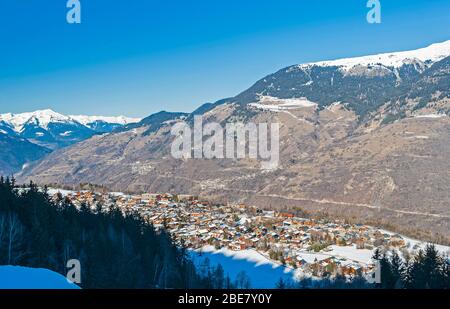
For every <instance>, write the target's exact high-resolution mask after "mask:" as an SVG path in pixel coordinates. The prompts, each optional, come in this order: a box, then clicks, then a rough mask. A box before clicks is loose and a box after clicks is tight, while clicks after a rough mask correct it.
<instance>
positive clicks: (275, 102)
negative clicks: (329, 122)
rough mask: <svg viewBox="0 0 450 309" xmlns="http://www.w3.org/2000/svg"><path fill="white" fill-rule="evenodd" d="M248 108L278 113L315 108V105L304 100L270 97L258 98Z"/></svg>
mask: <svg viewBox="0 0 450 309" xmlns="http://www.w3.org/2000/svg"><path fill="white" fill-rule="evenodd" d="M249 106H251V107H254V108H257V109H261V110H269V111H273V112H279V111H284V110H291V109H298V108H304V107H316V106H317V104H316V103H314V102H311V101H309V100H308V99H306V98H292V99H280V98H276V97H271V96H260V97H259V100H258V102H255V103H250V104H249Z"/></svg>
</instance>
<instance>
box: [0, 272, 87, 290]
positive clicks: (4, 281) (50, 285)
mask: <svg viewBox="0 0 450 309" xmlns="http://www.w3.org/2000/svg"><path fill="white" fill-rule="evenodd" d="M0 289H58V290H59V289H79V287H78V286H77V285H75V284H73V283H71V282H69V281H68V280H67V279H66V278H65V277H64V276H62V275H60V274H58V273H55V272H53V271H50V270H48V269H43V268H29V267H21V266H0Z"/></svg>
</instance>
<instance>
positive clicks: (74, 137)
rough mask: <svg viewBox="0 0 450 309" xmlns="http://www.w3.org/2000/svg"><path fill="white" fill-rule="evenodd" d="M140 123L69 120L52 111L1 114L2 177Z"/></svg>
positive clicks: (121, 118)
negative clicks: (67, 148)
mask: <svg viewBox="0 0 450 309" xmlns="http://www.w3.org/2000/svg"><path fill="white" fill-rule="evenodd" d="M139 120H140V119H137V118H128V117H124V116H119V117H103V116H66V115H63V114H60V113H57V112H55V111H52V110H50V109H46V110H38V111H34V112H29V113H21V114H12V113H6V114H0V144H1V145H2V146H4V147H3V150H2V153H1V155H0V174H2V173H6V174H10V173H13V172H16V171H20V169H21V168H22V167H23V166H26V164H27V163H29V162H31V161H34V160H38V159H40V158H42V157H43V156H45V155H46V154H47V153H49V152H51V151H52V150H55V149H58V148H61V147H65V146H69V145H72V144H75V143H77V142H80V141H83V140H86V139H88V138H90V137H92V136H94V135H96V134H103V133H109V132H112V131H113V130H115V129H117V128H119V127H122V126H124V125H127V124H130V123H134V122H138V121H139Z"/></svg>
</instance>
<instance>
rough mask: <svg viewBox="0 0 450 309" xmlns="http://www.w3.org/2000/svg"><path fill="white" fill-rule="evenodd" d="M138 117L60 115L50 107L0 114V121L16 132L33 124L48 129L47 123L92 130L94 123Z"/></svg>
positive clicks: (117, 122) (130, 120)
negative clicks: (19, 112) (80, 126)
mask: <svg viewBox="0 0 450 309" xmlns="http://www.w3.org/2000/svg"><path fill="white" fill-rule="evenodd" d="M140 120H141V119H139V118H130V117H125V116H118V117H104V116H85V115H70V116H66V115H62V114H60V113H57V112H54V111H53V110H51V109H45V110H38V111H34V112H29V113H21V114H12V113H6V114H0V123H2V124H3V126H7V127H8V128H9V129H11V130H13V131H15V132H16V133H19V134H20V133H21V132H23V131H24V130H25V129H26V127H27V126H29V125H35V126H38V127H39V128H41V129H44V130H48V128H49V125H54V124H58V123H59V124H66V125H67V124H71V125H76V126H77V125H80V124H81V125H83V126H85V127H87V128H90V129H92V130H94V131H96V130H95V124H96V123H105V124H110V125H115V126H122V125H126V124H129V123H134V122H139V121H140Z"/></svg>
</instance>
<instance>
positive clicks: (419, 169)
mask: <svg viewBox="0 0 450 309" xmlns="http://www.w3.org/2000/svg"><path fill="white" fill-rule="evenodd" d="M194 115H203V121H204V123H206V122H208V121H216V122H219V123H221V124H225V123H229V122H237V121H242V122H254V123H261V122H265V123H273V122H278V123H280V164H279V166H278V168H276V169H273V170H261V169H260V164H259V163H258V162H257V161H256V160H251V159H240V160H233V159H220V160H218V159H217V160H207V159H204V160H203V159H191V160H177V159H174V158H172V156H171V154H170V150H171V144H172V141H173V138H174V137H173V136H172V135H171V134H170V130H171V127H172V125H173V124H174V123H177V122H179V121H187V122H191V121H192V119H193V116H194ZM449 115H450V41H446V42H442V43H437V44H433V45H431V46H428V47H425V48H421V49H417V50H413V51H406V52H394V53H387V54H379V55H373V56H366V57H358V58H349V59H341V60H334V61H324V62H317V63H307V64H301V65H293V66H290V67H287V68H284V69H282V70H279V71H278V72H276V73H274V74H271V75H269V76H266V77H264V78H263V79H261V80H259V81H257V82H256V83H255V84H254V85H253V86H251V87H250V88H249V89H248V90H246V91H244V92H242V93H240V94H238V95H237V96H235V97H231V98H227V99H223V100H220V101H218V102H215V103H207V104H204V105H202V106H201V107H199V108H198V109H197V110H196V111H194V112H193V113H190V114H184V113H169V112H160V113H157V114H154V115H151V116H149V117H147V118H144V119H143V120H141V121H140V122H138V123H135V124H131V125H130V124H127V125H125V126H121V127H119V128H115V129H111V128H110V127H109V125H105V124H104V123H102V124H101V125H92V123H91V125H89V123H86V122H84V121H81V120H80V119H77V118H75V117H69V118H68V119H70V121H68V122H67V123H66V122H63V123H62V122H59V121H58V122H55V123H53V122H51V123H53V125H51V124H50V123H48V124H47V122H45V123H46V124H45V125H42V124H41V121H39V122H37V121H36V119H37V118H39V117H37V118H36V117H34V118H33V117H30V120H28V121H22V118H20V119H21V121H17V120H16V121H12V120H11V119H12V118H11V117H10V116H11V115H9V116H4V115H3V116H1V118H0V120H3V123H4V124H3V126H2V127H0V129H2V130H3V131H4V132H5V133H4V134H3V135H5V134H6V136H7V137H8V139H11V140H8V141H6V143H13V144H15V145H16V146H15V147H16V148H17V149H30V152H32V153H33V156H31V157H24V152H23V151H17V152H16V150H14V149H15V148H7V149H8V151H11V152H13V153H15V154H18V153H20V154H21V155H20V156H19V155H17V157H16V159H15V162H17V163H16V164H15V165H14V167H20V166H21V164H23V162H24V161H26V162H28V161H31V160H33V159H37V158H38V157H39V156H44V158H43V159H42V160H40V161H37V162H34V163H31V164H30V165H29V166H26V167H25V168H24V169H23V170H22V171H21V172H20V174H19V175H18V180H19V181H21V182H28V181H30V180H33V181H36V182H38V183H40V184H45V183H58V184H61V185H74V184H78V183H81V182H84V183H86V182H89V183H94V184H99V185H100V184H101V185H105V186H107V187H109V188H111V189H112V190H120V191H133V192H144V191H145V192H174V193H190V194H197V195H203V196H208V197H209V198H212V199H214V200H218V201H223V202H227V201H230V202H231V201H233V202H244V203H246V204H250V205H255V206H259V207H265V208H272V209H294V208H296V207H300V208H301V209H303V210H304V211H308V212H312V213H316V214H317V213H322V214H323V213H326V214H327V215H330V216H339V217H344V218H346V219H349V220H357V221H360V222H364V223H368V224H374V225H381V226H384V227H388V228H390V229H394V230H396V231H398V232H403V233H407V234H409V235H411V236H415V237H418V238H419V237H420V238H421V239H425V238H426V239H429V240H433V241H438V242H441V243H442V242H446V243H448V242H450V236H449V235H448V233H447V232H448V230H449V229H450V208H449V205H450V160H449V159H448V158H449V154H450V117H449ZM97 128H99V129H98V130H101V131H100V133H104V132H107V133H106V134H97V133H99V132H98V131H97ZM3 131H2V132H3ZM67 132H72V133H70V134H69V133H67ZM75 132H76V134H75ZM0 138H5V136H3V137H2V135H1V134H0ZM15 140H17V142H15ZM75 142H76V143H75ZM69 144H72V145H71V146H68V147H63V148H61V147H62V146H67V145H69ZM35 148H36V149H35ZM49 149H52V150H53V149H56V150H55V151H53V152H51V153H49V154H48V155H46V154H47V153H48V152H49ZM2 156H4V153H3V152H2ZM9 156H11V155H9ZM11 162H12V161H11Z"/></svg>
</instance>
